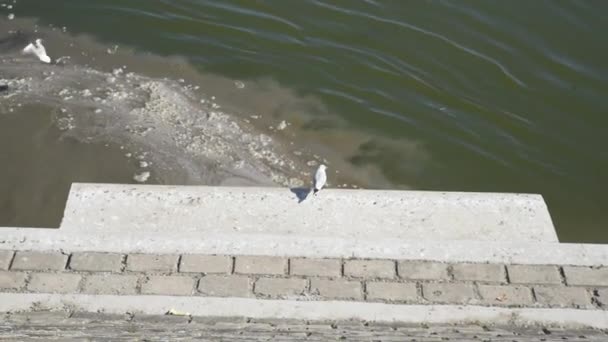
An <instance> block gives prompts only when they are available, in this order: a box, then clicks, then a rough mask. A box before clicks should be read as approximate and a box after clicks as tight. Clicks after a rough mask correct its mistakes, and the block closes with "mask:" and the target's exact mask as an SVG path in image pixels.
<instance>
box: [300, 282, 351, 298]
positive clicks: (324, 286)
mask: <svg viewBox="0 0 608 342" xmlns="http://www.w3.org/2000/svg"><path fill="white" fill-rule="evenodd" d="M310 292H311V293H312V294H314V295H319V296H321V297H325V298H331V299H355V300H361V299H363V289H362V287H361V283H360V282H358V281H349V280H342V279H339V280H327V279H311V281H310Z"/></svg>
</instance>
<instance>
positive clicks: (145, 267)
mask: <svg viewBox="0 0 608 342" xmlns="http://www.w3.org/2000/svg"><path fill="white" fill-rule="evenodd" d="M178 258H179V257H178V256H177V255H173V254H129V255H128V256H127V270H128V271H136V272H167V273H168V272H175V271H177V259H178Z"/></svg>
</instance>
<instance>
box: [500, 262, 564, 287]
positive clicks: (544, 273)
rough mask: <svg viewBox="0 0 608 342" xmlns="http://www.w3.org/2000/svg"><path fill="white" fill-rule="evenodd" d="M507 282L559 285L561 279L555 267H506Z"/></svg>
mask: <svg viewBox="0 0 608 342" xmlns="http://www.w3.org/2000/svg"><path fill="white" fill-rule="evenodd" d="M507 270H508V271H509V280H510V282H511V283H513V284H548V285H559V284H561V283H562V277H561V276H560V275H559V270H558V268H557V267H556V266H545V265H508V266H507Z"/></svg>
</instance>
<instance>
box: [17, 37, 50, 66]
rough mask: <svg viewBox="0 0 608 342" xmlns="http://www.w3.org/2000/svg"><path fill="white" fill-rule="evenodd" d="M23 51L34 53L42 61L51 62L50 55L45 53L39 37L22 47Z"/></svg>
mask: <svg viewBox="0 0 608 342" xmlns="http://www.w3.org/2000/svg"><path fill="white" fill-rule="evenodd" d="M23 53H24V54H31V55H35V56H36V57H38V59H39V60H40V61H41V62H43V63H51V57H49V56H48V55H47V54H46V49H45V48H44V45H42V40H41V39H36V42H35V43H29V44H28V46H26V47H25V48H24V49H23Z"/></svg>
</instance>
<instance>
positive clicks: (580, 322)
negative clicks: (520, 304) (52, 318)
mask: <svg viewBox="0 0 608 342" xmlns="http://www.w3.org/2000/svg"><path fill="white" fill-rule="evenodd" d="M34 308H35V309H37V310H70V311H84V312H103V313H106V314H124V313H127V312H130V313H135V314H146V315H163V314H165V313H166V312H167V311H169V310H171V309H174V310H177V311H180V312H186V313H189V314H190V315H193V316H211V317H235V316H243V313H246V316H247V317H249V318H254V319H272V318H277V317H281V319H298V320H364V321H370V322H403V323H416V324H422V323H424V324H436V323H446V324H463V323H475V324H496V325H510V326H511V325H523V326H529V325H534V324H538V325H552V326H561V327H567V328H594V329H608V311H599V310H576V309H530V308H526V309H509V308H488V307H480V306H456V305H392V304H380V303H359V302H341V301H331V302H304V301H288V300H257V299H246V298H200V297H174V296H111V295H72V294H69V295H68V294H65V295H62V294H15V293H0V312H15V311H17V312H19V311H30V310H32V309H34Z"/></svg>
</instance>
